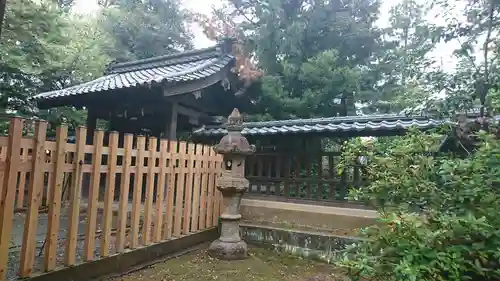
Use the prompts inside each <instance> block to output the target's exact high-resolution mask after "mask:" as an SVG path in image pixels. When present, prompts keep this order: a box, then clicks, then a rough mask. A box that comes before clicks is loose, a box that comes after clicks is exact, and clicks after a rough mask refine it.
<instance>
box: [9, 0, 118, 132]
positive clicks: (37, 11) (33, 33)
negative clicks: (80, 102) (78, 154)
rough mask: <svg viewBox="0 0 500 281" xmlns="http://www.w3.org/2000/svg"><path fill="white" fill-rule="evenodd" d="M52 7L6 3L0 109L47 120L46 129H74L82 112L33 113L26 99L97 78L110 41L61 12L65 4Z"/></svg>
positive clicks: (91, 26)
mask: <svg viewBox="0 0 500 281" xmlns="http://www.w3.org/2000/svg"><path fill="white" fill-rule="evenodd" d="M63 2H64V3H63ZM56 4H58V5H54V4H53V3H51V2H50V1H41V2H39V3H38V2H34V1H31V0H22V1H13V2H9V5H8V9H7V15H6V20H5V25H4V32H3V36H2V41H1V43H0V55H1V57H2V61H1V62H0V68H1V69H2V71H1V73H2V74H0V75H1V81H2V88H1V93H2V96H1V104H0V108H1V109H2V111H3V112H4V113H11V112H13V113H15V114H17V115H21V116H25V117H33V116H37V117H39V118H43V119H46V120H48V121H49V123H50V124H51V127H54V126H55V125H59V124H61V123H62V122H65V123H69V124H70V125H71V126H70V127H74V126H78V125H81V124H82V123H81V122H83V121H84V120H85V118H83V119H82V116H84V115H85V112H84V111H83V112H82V111H80V110H77V109H74V108H71V107H68V108H58V109H52V110H48V111H38V110H36V108H35V106H34V105H33V104H32V103H31V100H30V97H32V96H33V95H35V94H37V93H40V92H46V91H51V90H56V89H61V88H64V87H67V86H68V85H70V84H74V83H81V82H85V81H88V80H90V79H93V78H95V77H97V76H99V75H101V74H102V72H103V70H104V68H105V66H106V64H108V63H109V61H110V58H109V56H107V55H106V54H105V53H104V50H106V49H107V48H108V47H107V46H109V42H110V38H109V37H108V36H107V35H106V34H105V33H104V32H103V30H102V29H101V28H100V27H99V25H98V23H97V22H96V21H95V20H82V19H78V18H75V17H72V16H71V15H69V14H68V13H66V12H65V11H64V10H61V8H60V5H63V4H64V5H70V4H71V3H70V1H59V2H58V3H56ZM64 5H63V6H64ZM63 8H67V6H64V7H63ZM26 19H29V20H26Z"/></svg>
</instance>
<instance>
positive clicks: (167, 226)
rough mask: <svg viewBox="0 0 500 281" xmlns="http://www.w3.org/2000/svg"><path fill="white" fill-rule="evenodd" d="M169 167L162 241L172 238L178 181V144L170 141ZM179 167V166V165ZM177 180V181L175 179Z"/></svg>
mask: <svg viewBox="0 0 500 281" xmlns="http://www.w3.org/2000/svg"><path fill="white" fill-rule="evenodd" d="M168 145H169V153H168V157H169V163H168V164H169V167H168V171H169V174H168V184H167V198H166V205H167V206H166V210H165V217H164V219H163V221H164V231H163V232H164V239H170V238H172V230H173V225H174V224H173V223H174V220H173V216H174V194H175V186H176V185H177V182H178V181H179V179H178V178H177V176H176V175H177V170H178V169H176V159H177V157H176V156H175V157H174V155H177V147H178V145H179V142H178V141H176V140H170V141H169V143H168ZM179 161H180V160H179ZM179 166H180V165H179ZM176 178H177V179H176Z"/></svg>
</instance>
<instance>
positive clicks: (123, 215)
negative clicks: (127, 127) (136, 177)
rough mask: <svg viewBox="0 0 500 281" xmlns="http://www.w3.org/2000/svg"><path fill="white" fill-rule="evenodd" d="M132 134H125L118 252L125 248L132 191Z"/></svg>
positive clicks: (117, 237)
mask: <svg viewBox="0 0 500 281" xmlns="http://www.w3.org/2000/svg"><path fill="white" fill-rule="evenodd" d="M132 137H133V136H132V134H125V135H124V138H123V148H124V150H125V153H124V156H123V164H122V166H123V173H122V175H121V181H120V201H119V203H118V229H117V231H116V232H117V233H116V252H117V253H121V252H123V251H124V250H125V234H126V232H127V216H128V197H129V196H128V195H129V191H130V171H131V165H132V144H133V138H132Z"/></svg>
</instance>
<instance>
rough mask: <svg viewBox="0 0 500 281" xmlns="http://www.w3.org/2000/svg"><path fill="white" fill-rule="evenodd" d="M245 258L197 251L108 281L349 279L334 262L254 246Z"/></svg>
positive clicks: (319, 280) (312, 280)
mask: <svg viewBox="0 0 500 281" xmlns="http://www.w3.org/2000/svg"><path fill="white" fill-rule="evenodd" d="M250 253H251V254H250V256H249V257H248V259H246V260H243V261H220V260H216V259H212V258H211V257H209V256H208V255H207V253H206V251H197V252H193V253H189V254H186V255H183V256H181V257H178V258H175V259H171V260H168V261H166V262H161V263H157V264H155V265H153V266H151V267H149V268H146V269H143V270H140V271H137V272H133V273H131V274H130V275H126V276H122V277H117V278H112V279H109V280H108V281H139V280H150V281H212V280H213V281H250V280H252V281H347V280H349V279H347V278H346V277H344V276H342V274H341V273H340V272H339V271H338V270H335V269H334V267H333V266H332V265H327V264H323V263H319V262H315V261H310V260H305V259H299V258H296V257H292V256H289V255H286V254H279V253H275V252H272V251H269V250H264V249H259V248H252V249H251V250H250Z"/></svg>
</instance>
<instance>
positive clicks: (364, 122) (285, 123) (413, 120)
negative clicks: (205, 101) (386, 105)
mask: <svg viewBox="0 0 500 281" xmlns="http://www.w3.org/2000/svg"><path fill="white" fill-rule="evenodd" d="M443 122H444V121H442V120H435V119H428V118H425V117H406V116H397V115H368V116H346V117H329V118H313V119H291V120H280V121H267V122H247V123H244V124H243V127H244V129H243V134H244V135H278V134H304V133H335V132H360V131H393V130H406V129H409V128H410V127H412V126H415V127H417V128H419V129H430V128H435V127H437V126H439V125H441V124H443ZM226 133H227V130H226V129H224V128H223V127H220V126H219V127H215V126H210V127H209V126H205V127H202V128H199V129H197V130H195V131H194V134H195V135H198V136H217V135H223V134H226Z"/></svg>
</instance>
